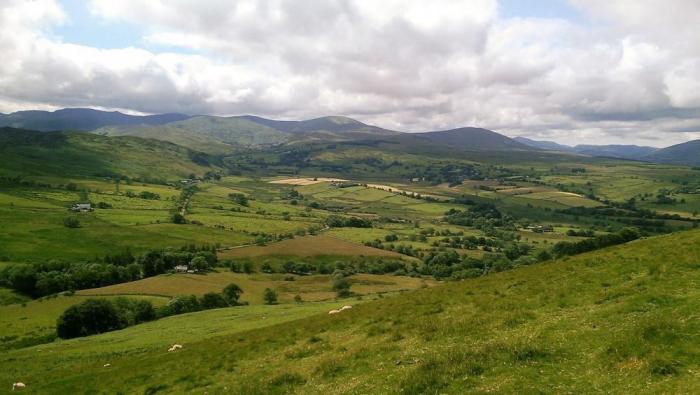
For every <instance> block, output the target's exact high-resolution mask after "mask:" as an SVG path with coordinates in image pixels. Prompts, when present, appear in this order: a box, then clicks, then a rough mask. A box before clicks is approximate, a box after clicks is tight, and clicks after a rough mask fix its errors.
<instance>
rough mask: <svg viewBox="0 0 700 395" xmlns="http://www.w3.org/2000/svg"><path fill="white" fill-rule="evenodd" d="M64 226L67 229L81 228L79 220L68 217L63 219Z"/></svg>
mask: <svg viewBox="0 0 700 395" xmlns="http://www.w3.org/2000/svg"><path fill="white" fill-rule="evenodd" d="M63 226H65V227H66V228H79V227H80V221H78V219H77V218H74V217H66V218H64V219H63Z"/></svg>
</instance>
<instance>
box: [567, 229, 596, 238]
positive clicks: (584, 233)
mask: <svg viewBox="0 0 700 395" xmlns="http://www.w3.org/2000/svg"><path fill="white" fill-rule="evenodd" d="M566 235H567V236H577V237H593V236H595V232H594V231H593V230H592V229H580V230H576V229H569V230H567V231H566Z"/></svg>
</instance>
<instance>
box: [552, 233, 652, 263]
mask: <svg viewBox="0 0 700 395" xmlns="http://www.w3.org/2000/svg"><path fill="white" fill-rule="evenodd" d="M639 237H640V234H639V230H637V229H635V228H625V229H623V230H621V231H619V232H617V233H610V234H606V235H601V236H596V237H593V238H590V239H586V240H581V241H577V242H570V241H561V242H559V243H557V244H555V245H554V247H553V248H552V252H553V253H554V255H556V256H557V257H561V256H565V255H576V254H581V253H583V252H588V251H593V250H597V249H600V248H604V247H609V246H613V245H617V244H623V243H627V242H629V241H632V240H636V239H638V238H639Z"/></svg>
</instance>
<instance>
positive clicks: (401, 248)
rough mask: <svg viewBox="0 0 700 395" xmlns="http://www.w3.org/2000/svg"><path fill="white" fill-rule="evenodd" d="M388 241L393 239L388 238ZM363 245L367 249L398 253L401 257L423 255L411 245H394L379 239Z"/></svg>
mask: <svg viewBox="0 0 700 395" xmlns="http://www.w3.org/2000/svg"><path fill="white" fill-rule="evenodd" d="M389 238H390V239H393V237H389ZM364 245H366V246H368V247H373V248H379V249H382V250H387V251H395V252H398V253H399V254H403V255H408V256H413V257H421V256H423V253H422V252H421V251H420V250H417V249H415V248H413V246H412V245H410V244H409V245H406V244H394V243H391V242H390V243H384V242H382V241H381V240H379V239H374V240H372V241H366V242H365V243H364Z"/></svg>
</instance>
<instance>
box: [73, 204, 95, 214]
mask: <svg viewBox="0 0 700 395" xmlns="http://www.w3.org/2000/svg"><path fill="white" fill-rule="evenodd" d="M70 209H71V211H79V212H83V213H84V212H88V211H92V205H91V204H90V203H76V204H74V205H73V207H71V208H70Z"/></svg>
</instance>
